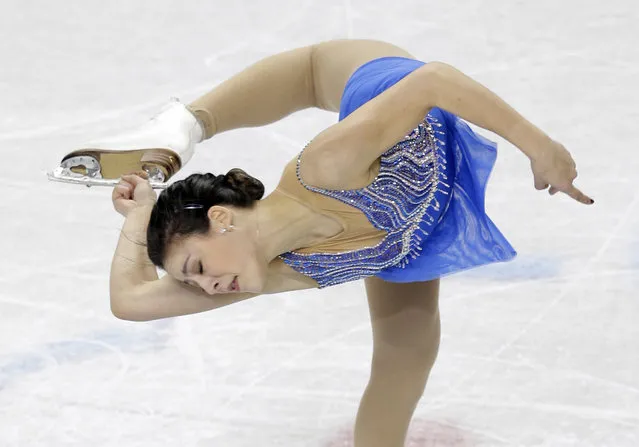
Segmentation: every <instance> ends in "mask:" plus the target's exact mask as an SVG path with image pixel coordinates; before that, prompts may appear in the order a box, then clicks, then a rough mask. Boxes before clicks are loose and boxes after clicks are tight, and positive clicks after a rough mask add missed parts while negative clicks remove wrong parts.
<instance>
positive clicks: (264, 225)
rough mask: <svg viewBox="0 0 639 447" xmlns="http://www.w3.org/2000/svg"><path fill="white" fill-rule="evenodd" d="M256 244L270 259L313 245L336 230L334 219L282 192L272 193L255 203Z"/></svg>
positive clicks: (265, 256)
mask: <svg viewBox="0 0 639 447" xmlns="http://www.w3.org/2000/svg"><path fill="white" fill-rule="evenodd" d="M254 218H255V227H256V234H257V246H258V248H259V250H260V252H261V253H262V254H263V256H264V258H265V259H266V260H267V261H269V262H270V261H271V260H273V259H275V258H276V257H277V256H279V255H280V254H282V253H286V252H288V251H291V250H296V249H299V248H301V247H307V246H310V245H313V243H316V242H318V241H320V240H322V239H325V238H327V237H330V236H332V235H333V234H335V232H336V228H335V225H337V224H336V223H335V222H329V223H330V224H331V225H326V223H327V222H326V219H328V218H324V219H322V218H318V215H317V213H316V212H314V211H313V210H312V209H310V208H308V207H306V206H304V205H302V204H300V203H299V202H297V201H295V200H293V199H291V198H289V197H288V196H286V195H284V194H280V193H277V192H276V193H273V194H270V195H269V196H268V197H266V198H265V199H263V200H260V201H259V202H257V204H256V205H255V210H254Z"/></svg>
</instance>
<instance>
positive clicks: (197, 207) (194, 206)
mask: <svg viewBox="0 0 639 447" xmlns="http://www.w3.org/2000/svg"><path fill="white" fill-rule="evenodd" d="M202 208H204V205H201V204H199V203H190V204H188V205H184V209H185V210H201V209H202Z"/></svg>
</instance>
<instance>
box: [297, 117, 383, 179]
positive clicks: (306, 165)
mask: <svg viewBox="0 0 639 447" xmlns="http://www.w3.org/2000/svg"><path fill="white" fill-rule="evenodd" d="M377 133H378V128H377V127H376V126H375V125H374V123H373V121H368V120H358V121H352V120H351V121H349V120H344V121H341V122H339V123H337V124H336V125H334V126H331V127H329V128H328V129H326V130H325V131H323V132H322V133H320V134H319V135H318V136H317V137H316V138H315V139H313V140H312V141H311V142H310V143H309V144H308V146H307V147H306V149H305V150H304V152H303V153H302V155H301V158H300V166H299V170H300V171H299V174H300V177H301V178H302V180H303V181H304V182H305V183H306V184H308V185H312V186H315V187H318V188H323V189H358V188H362V187H364V186H366V185H368V184H369V183H370V181H371V179H372V178H374V177H375V175H376V171H377V169H378V166H379V163H378V159H377V158H375V159H373V160H371V159H370V157H368V156H362V154H367V153H368V151H366V150H365V149H364V148H366V147H371V146H374V145H375V144H377V143H376V141H377V137H376V135H377Z"/></svg>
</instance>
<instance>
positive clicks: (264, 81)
mask: <svg viewBox="0 0 639 447" xmlns="http://www.w3.org/2000/svg"><path fill="white" fill-rule="evenodd" d="M312 57H313V46H309V47H304V48H297V49H295V50H291V51H287V52H284V53H280V54H276V55H274V56H270V57H267V58H266V59H262V60H261V61H259V62H257V63H255V64H253V65H251V66H249V67H248V68H246V69H245V70H243V71H241V72H240V73H238V74H236V75H235V76H233V77H231V78H229V79H228V80H226V81H224V82H222V83H221V84H220V85H218V86H217V87H215V88H214V89H213V90H211V91H210V92H209V93H207V94H205V95H203V96H201V97H200V98H198V99H197V100H195V101H194V102H192V103H191V104H190V105H189V108H190V109H191V110H192V111H193V112H194V113H195V115H196V116H197V117H198V119H199V120H200V121H201V122H202V123H203V124H204V127H205V138H210V137H212V136H213V135H215V134H217V133H221V132H224V131H227V130H231V129H237V128H240V127H252V126H262V125H265V124H269V123H272V122H274V121H277V120H279V119H282V118H284V117H285V116H287V115H289V114H291V113H293V112H295V111H298V110H302V109H306V108H309V107H314V106H315V105H316V103H315V93H314V87H313V69H312Z"/></svg>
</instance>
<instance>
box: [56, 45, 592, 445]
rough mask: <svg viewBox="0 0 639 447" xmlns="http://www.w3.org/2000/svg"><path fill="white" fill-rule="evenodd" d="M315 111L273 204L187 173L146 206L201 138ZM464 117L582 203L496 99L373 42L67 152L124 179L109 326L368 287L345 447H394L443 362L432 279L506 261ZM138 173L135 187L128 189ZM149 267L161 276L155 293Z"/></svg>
mask: <svg viewBox="0 0 639 447" xmlns="http://www.w3.org/2000/svg"><path fill="white" fill-rule="evenodd" d="M308 107H317V108H320V109H323V110H330V111H334V112H339V114H340V115H339V122H338V123H336V124H335V125H333V126H331V127H329V128H328V129H326V130H324V131H323V132H321V133H320V134H319V135H317V136H316V137H315V138H314V139H313V140H312V141H311V142H310V143H309V144H308V145H307V147H306V148H305V149H304V150H303V151H301V152H300V154H299V156H298V157H296V158H295V159H293V160H291V161H290V162H289V163H288V164H287V165H286V166H285V167H284V171H283V174H282V176H281V180H280V182H279V184H278V186H277V188H276V189H275V190H274V191H273V193H271V194H270V195H268V196H267V197H265V198H263V197H262V196H263V194H264V187H263V185H262V183H260V181H259V180H257V179H255V178H254V177H252V176H250V175H248V174H247V173H245V172H244V171H242V170H240V169H232V170H231V171H229V172H228V173H227V174H223V175H213V174H193V175H191V176H189V177H188V178H186V179H185V180H181V181H176V182H174V183H173V184H171V185H170V186H168V188H166V189H165V190H164V191H162V192H161V194H160V195H159V198H156V194H155V192H154V190H153V189H152V186H153V185H154V183H153V182H155V185H158V184H160V186H162V185H161V183H162V182H164V181H166V180H168V179H169V178H170V176H171V175H173V174H174V173H175V172H176V171H177V170H178V169H179V168H180V167H181V166H183V165H184V164H185V163H187V162H188V160H189V159H190V157H191V156H192V154H193V150H194V146H195V144H196V143H198V142H199V141H202V140H205V139H208V138H211V137H212V136H214V135H216V134H219V133H221V132H225V131H228V130H231V129H237V128H240V127H247V126H261V125H265V124H268V123H271V122H273V121H276V120H279V119H281V118H283V117H285V116H287V115H289V114H290V113H292V112H295V111H297V110H301V109H305V108H308ZM462 119H463V120H466V121H470V122H472V123H474V124H476V125H478V126H480V127H482V128H484V129H487V130H490V131H492V132H495V133H496V134H499V135H501V136H502V137H503V138H505V139H506V140H508V141H510V142H511V143H512V144H513V145H515V146H516V147H517V148H519V149H520V150H521V151H522V152H523V153H524V154H525V155H526V156H527V157H528V158H529V159H530V162H531V167H532V172H533V176H534V185H535V187H536V188H537V189H538V190H546V189H548V188H549V192H550V194H555V193H557V192H559V191H560V192H563V193H565V194H567V195H569V196H570V197H572V198H573V199H575V200H576V201H578V202H581V203H583V204H592V203H593V201H592V199H590V198H589V197H588V196H586V195H585V194H583V193H582V192H581V191H579V190H578V189H577V188H575V187H574V186H573V181H574V179H575V178H576V176H577V172H576V170H575V163H574V162H573V160H572V158H571V156H570V154H569V152H568V151H567V150H566V149H565V148H564V147H563V146H562V145H561V144H559V143H558V142H556V141H553V140H552V139H551V138H550V137H548V136H547V135H545V134H544V133H543V132H542V131H541V130H540V129H538V128H537V127H535V126H534V125H533V124H531V123H530V122H528V121H527V120H526V119H524V118H523V117H522V116H521V115H520V114H519V113H517V112H516V111H515V110H514V109H513V108H511V107H510V106H508V105H507V104H506V103H505V102H504V101H503V100H501V99H500V98H499V97H497V96H496V95H495V94H493V93H492V92H491V91H489V90H488V89H486V88H485V87H483V86H482V85H480V84H479V83H477V82H475V81H474V80H472V79H470V78H469V77H467V76H465V75H464V74H462V73H461V72H459V71H458V70H456V69H455V68H453V67H452V66H450V65H448V64H445V63H442V62H429V63H423V62H420V61H418V60H416V59H415V58H414V57H413V56H412V55H411V54H409V53H408V52H406V51H404V50H402V49H400V48H398V47H396V46H393V45H391V44H388V43H383V42H377V41H361V40H342V41H331V42H324V43H320V44H316V45H312V46H309V47H305V48H299V49H295V50H292V51H288V52H285V53H281V54H277V55H274V56H272V57H268V58H266V59H264V60H262V61H260V62H258V63H256V64H254V65H252V66H250V67H248V68H247V69H245V70H244V71H242V72H240V73H239V74H237V75H235V76H234V77H232V78H231V79H229V80H227V81H225V82H223V83H222V84H220V85H219V86H217V87H216V88H214V89H213V90H212V91H210V92H209V93H207V94H205V95H204V96H202V97H201V98H199V99H197V100H196V101H195V102H193V103H191V104H190V105H189V106H188V107H185V106H183V105H181V104H180V103H178V102H175V103H173V104H172V105H170V106H169V107H168V108H167V109H166V110H164V111H163V112H161V113H160V114H159V115H158V116H157V117H156V118H155V119H154V120H152V121H151V122H149V123H148V124H146V125H145V126H143V128H141V129H140V130H138V131H137V132H134V133H133V134H131V135H129V136H126V137H125V138H119V139H115V140H113V141H112V142H106V143H104V144H103V145H102V146H99V145H94V146H91V147H88V148H87V149H84V150H81V151H75V152H73V153H71V154H69V155H68V156H67V157H65V161H66V162H67V165H66V166H65V169H67V174H69V172H73V174H70V175H75V176H76V177H77V176H84V177H87V176H89V175H90V174H91V173H90V172H89V171H91V172H93V173H96V172H97V173H98V174H99V176H101V178H102V179H109V178H110V179H118V178H119V177H120V176H122V178H121V180H120V181H119V183H118V184H117V186H116V187H115V188H114V191H113V203H114V206H115V208H116V210H117V211H118V212H120V213H121V214H123V215H124V216H126V220H125V223H124V226H123V231H122V234H121V237H120V240H119V242H118V245H117V249H116V251H115V255H114V257H113V263H112V267H111V277H110V299H111V308H112V311H113V313H114V315H115V316H116V317H118V318H122V319H126V320H135V321H139V320H152V319H158V318H166V317H173V316H177V315H185V314H192V313H196V312H203V311H208V310H211V309H216V308H218V307H222V306H226V305H229V304H232V303H235V302H238V301H242V300H247V299H250V298H253V297H255V296H257V295H260V294H269V293H278V292H283V291H292V290H299V289H306V288H318V287H319V288H324V287H328V286H332V285H335V284H340V283H343V282H346V281H354V280H358V279H364V283H365V287H366V294H367V297H368V303H369V307H370V316H371V323H372V336H373V358H372V368H371V374H370V380H369V382H368V386H367V388H366V391H365V393H364V396H363V398H362V400H361V403H360V406H359V411H358V413H357V418H356V424H355V446H357V447H399V446H402V445H403V444H404V440H405V438H406V432H407V428H408V425H409V422H410V420H411V417H412V414H413V412H414V410H415V408H416V405H417V403H418V401H419V400H420V398H421V396H422V394H423V392H424V387H425V385H426V382H427V380H428V376H429V373H430V371H431V368H432V367H433V363H434V362H435V358H436V356H437V351H438V347H439V342H440V319H439V308H438V292H439V284H440V278H441V277H442V276H444V275H448V274H451V273H454V272H458V271H461V270H464V269H469V268H473V267H477V266H479V265H485V264H488V263H493V262H501V261H508V260H510V259H512V258H513V257H514V256H515V251H514V249H513V248H512V247H511V245H510V244H509V243H508V241H507V240H506V238H505V237H504V236H503V235H502V234H501V233H500V231H499V230H498V229H497V227H496V226H495V225H494V224H493V222H492V221H491V220H490V219H489V218H488V216H487V215H486V213H485V207H484V199H485V188H486V182H487V179H488V176H489V173H490V171H491V170H492V168H493V165H494V163H495V158H496V145H495V144H494V143H493V142H491V141H489V140H487V139H485V138H484V137H482V136H480V135H478V134H476V133H474V132H473V131H472V130H471V129H470V128H469V127H468V125H467V124H466V123H465V122H464V121H462ZM257 145H259V143H257V142H256V146H257ZM249 150H252V148H250V149H249ZM82 157H85V158H84V159H82ZM87 160H89V161H87ZM83 163H84V164H83ZM88 165H91V166H88ZM132 170H144V171H145V172H146V173H144V174H141V175H123V174H125V173H127V172H130V171H132ZM143 177H145V178H143ZM146 177H150V180H152V182H149V181H148V180H147V179H146ZM156 267H160V268H162V269H163V270H165V271H166V273H167V275H165V276H163V277H162V278H161V279H158V275H157V270H156Z"/></svg>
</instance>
